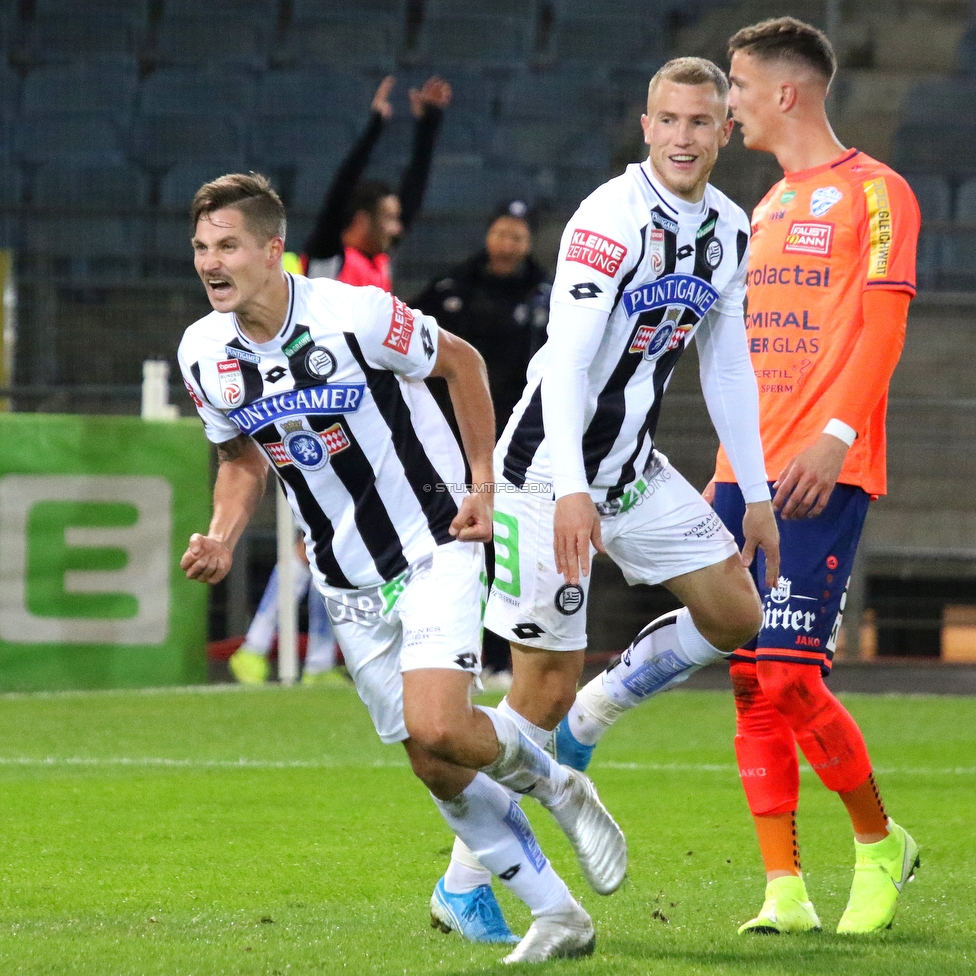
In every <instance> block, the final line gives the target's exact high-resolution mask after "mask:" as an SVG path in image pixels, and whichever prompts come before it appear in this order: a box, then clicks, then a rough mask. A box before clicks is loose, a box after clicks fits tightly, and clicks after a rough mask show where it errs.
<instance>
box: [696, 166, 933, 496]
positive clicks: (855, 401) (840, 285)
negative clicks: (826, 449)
mask: <svg viewBox="0 0 976 976" xmlns="http://www.w3.org/2000/svg"><path fill="white" fill-rule="evenodd" d="M919 222H920V218H919V211H918V204H917V203H916V201H915V198H914V196H913V194H912V191H911V189H910V188H909V186H908V184H907V183H906V182H905V180H904V179H902V177H900V176H898V174H897V173H895V172H894V171H893V170H891V169H889V168H888V167H887V166H885V165H884V164H883V163H879V162H877V161H876V160H874V159H871V158H870V157H869V156H865V155H864V154H863V153H860V152H858V151H857V150H855V149H852V150H848V151H846V152H845V153H844V154H843V155H842V156H840V157H839V158H838V159H836V160H834V161H833V162H831V163H827V164H825V165H823V166H818V167H816V168H814V169H810V170H805V171H803V172H800V173H790V174H787V175H786V176H785V177H784V179H783V180H781V181H780V182H779V183H778V184H776V186H774V187H773V188H772V190H770V192H769V193H768V194H767V195H766V197H765V198H764V199H763V200H762V202H761V203H760V204H759V206H758V207H756V210H755V212H754V214H753V221H752V239H751V243H750V256H749V275H748V313H747V316H746V328H747V330H748V331H747V334H748V340H749V352H750V356H751V358H752V363H753V368H754V370H755V373H756V381H757V385H758V387H759V414H760V427H761V433H762V441H763V452H764V455H765V459H766V471H767V473H768V474H769V476H770V478H772V479H774V480H775V479H776V478H778V477H779V475H780V474H781V473H782V471H783V469H784V468H785V467H786V465H787V464H788V463H789V461H790V460H791V459H792V458H793V457H795V456H796V455H797V454H798V453H799V452H800V451H802V450H804V449H805V448H807V447H809V446H810V445H811V444H812V443H813V442H814V441H815V440H816V439H817V438H818V437H819V436H820V434H821V433H822V432H823V429H824V427H825V426H826V424H827V422H828V421H829V420H831V419H832V418H835V417H836V418H837V419H839V420H844V422H845V423H848V424H849V425H850V426H852V427H854V429H855V430H857V432H858V438H857V440H856V441H855V442H854V445H853V446H852V447H851V449H850V450H849V451H848V452H847V458H846V461H845V464H844V467H843V469H842V471H841V475H840V479H839V480H840V481H842V482H844V483H846V484H855V485H860V486H861V487H862V488H864V490H865V491H867V492H868V493H870V494H872V495H880V494H884V491H885V487H886V476H885V436H884V420H885V411H886V408H887V386H888V380H889V379H890V376H891V372H892V370H893V369H894V364H895V363H896V362H897V358H898V354H899V353H900V350H901V345H902V343H903V341H904V319H903V318H901V319H900V320H899V318H898V317H897V316H895V317H889V316H888V315H882V316H880V317H879V318H875V317H874V316H872V321H871V325H870V328H869V329H867V330H865V296H866V293H868V292H873V291H875V290H877V291H878V292H883V291H888V292H891V291H900V292H904V293H905V294H907V295H908V296H909V297H910V296H911V295H913V294H914V293H915V248H916V241H917V237H918V228H919ZM871 304H872V303H871V302H868V306H869V307H870V305H871ZM862 340H863V341H862ZM853 391H856V395H853ZM865 411H866V414H865ZM851 418H854V419H857V420H858V422H857V423H854V422H852V419H851ZM715 477H716V479H717V480H719V481H734V480H735V478H734V475H733V474H732V470H731V467H730V466H729V464H728V460H727V458H726V457H725V454H724V452H723V451H721V450H720V451H719V456H718V460H717V465H716V472H715Z"/></svg>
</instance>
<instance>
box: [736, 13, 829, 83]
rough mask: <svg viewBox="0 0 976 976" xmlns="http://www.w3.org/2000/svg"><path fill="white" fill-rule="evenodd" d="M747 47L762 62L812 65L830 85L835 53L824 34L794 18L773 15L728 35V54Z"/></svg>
mask: <svg viewBox="0 0 976 976" xmlns="http://www.w3.org/2000/svg"><path fill="white" fill-rule="evenodd" d="M742 50H747V51H748V53H749V54H753V55H755V56H756V57H757V58H759V59H760V60H762V61H778V60H782V61H792V62H794V63H801V64H805V65H808V66H809V67H811V68H813V69H814V70H815V71H816V72H817V73H818V74H820V75H822V76H823V78H824V80H825V81H826V82H827V84H828V85H829V84H830V82H831V81H832V80H833V77H834V72H835V71H836V70H837V55H835V54H834V48H833V46H832V45H831V43H830V41H829V40H828V39H827V35H826V34H825V33H824V32H823V31H822V30H818V29H817V28H816V27H813V26H811V25H810V24H805V23H803V21H802V20H797V19H796V18H795V17H773V18H770V19H769V20H763V21H760V23H758V24H753V26H752V27H743V28H742V30H740V31H737V32H736V33H735V34H733V35H732V36H731V37H730V38H729V57H730V58H731V57H732V55H733V54H734V53H735V52H736V51H742Z"/></svg>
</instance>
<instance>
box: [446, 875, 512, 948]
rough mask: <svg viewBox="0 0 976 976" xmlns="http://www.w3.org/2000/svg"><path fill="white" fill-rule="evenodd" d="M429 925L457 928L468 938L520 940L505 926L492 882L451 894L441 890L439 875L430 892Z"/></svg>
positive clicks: (447, 929)
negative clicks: (471, 889) (432, 890)
mask: <svg viewBox="0 0 976 976" xmlns="http://www.w3.org/2000/svg"><path fill="white" fill-rule="evenodd" d="M430 927H431V928H433V929H440V930H441V931H442V932H457V934H458V935H460V936H461V937H462V938H465V939H467V940H468V942H505V943H509V944H514V943H516V942H518V941H519V938H518V936H517V935H515V934H513V932H512V930H511V929H510V928H509V927H508V924H507V923H506V921H505V916H504V915H502V910H501V907H500V906H499V904H498V902H497V901H496V900H495V893H494V892H493V891H492V890H491V885H478V887H477V888H475V889H474V891H469V892H467V893H465V894H463V895H452V894H451V893H450V892H449V891H445V890H444V879H443V878H441V879H440V881H438V882H437V885H436V887H435V888H434V893H433V894H432V895H431V896H430Z"/></svg>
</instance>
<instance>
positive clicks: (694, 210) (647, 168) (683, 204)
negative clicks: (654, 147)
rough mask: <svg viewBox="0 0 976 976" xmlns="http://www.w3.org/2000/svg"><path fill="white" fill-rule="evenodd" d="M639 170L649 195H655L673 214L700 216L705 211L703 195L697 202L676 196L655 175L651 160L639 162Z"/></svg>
mask: <svg viewBox="0 0 976 976" xmlns="http://www.w3.org/2000/svg"><path fill="white" fill-rule="evenodd" d="M639 168H640V172H641V176H642V177H643V180H642V182H643V183H644V186H645V187H646V189H647V190H648V192H649V194H650V196H652V197H656V198H657V200H658V202H660V203H661V204H662V205H663V206H665V207H667V209H668V210H670V211H671V213H673V214H678V215H682V216H685V217H700V216H701V215H702V214H703V213H704V212H705V197H704V195H703V196H702V198H701V200H699V201H698V203H688V202H687V201H686V200H682V199H681V198H680V197H676V196H675V195H674V194H673V193H672V192H671V191H670V190H669V189H668V188H667V187H666V186H665V185H664V184H663V183H662V182H661V181H660V180H659V179H658V178H657V176H656V175H655V173H654V168H653V167H652V166H651V161H650V160H649V159H645V160H644V162H642V163H641V164H640V167H639Z"/></svg>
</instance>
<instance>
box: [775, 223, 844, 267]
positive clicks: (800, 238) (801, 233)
mask: <svg viewBox="0 0 976 976" xmlns="http://www.w3.org/2000/svg"><path fill="white" fill-rule="evenodd" d="M833 244H834V225H833V224H819V223H815V222H814V221H810V220H794V221H793V223H792V224H790V229H789V232H788V233H787V235H786V240H785V242H784V243H783V253H784V254H819V255H820V256H821V257H825V258H829V257H830V251H831V248H832V247H833Z"/></svg>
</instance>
